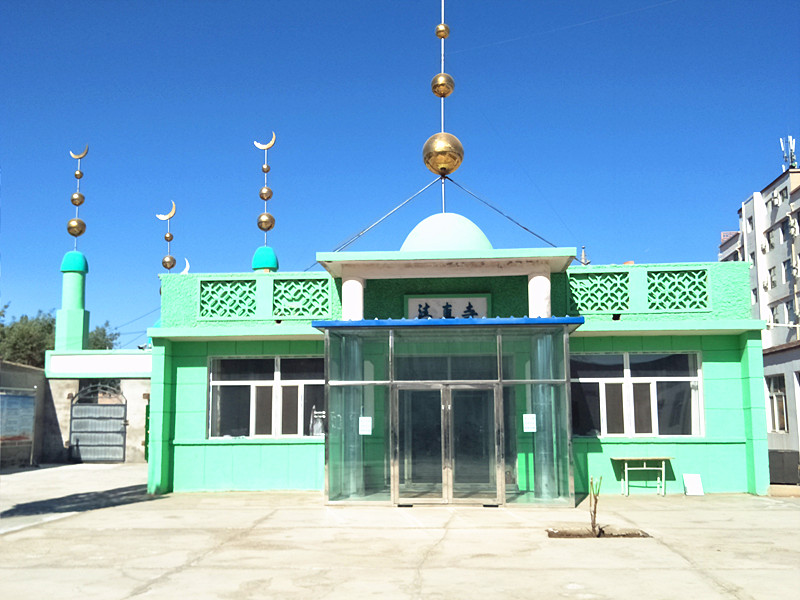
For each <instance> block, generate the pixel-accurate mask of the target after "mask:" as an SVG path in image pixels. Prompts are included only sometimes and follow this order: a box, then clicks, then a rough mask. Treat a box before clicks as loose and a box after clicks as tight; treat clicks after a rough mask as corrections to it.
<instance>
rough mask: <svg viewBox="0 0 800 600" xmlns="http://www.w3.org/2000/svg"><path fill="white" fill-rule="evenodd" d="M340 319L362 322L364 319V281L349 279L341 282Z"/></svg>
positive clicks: (356, 278) (355, 278) (354, 278)
mask: <svg viewBox="0 0 800 600" xmlns="http://www.w3.org/2000/svg"><path fill="white" fill-rule="evenodd" d="M342 319H343V320H344V321H362V320H363V319H364V280H363V279H360V278H358V277H350V278H348V279H344V280H343V281H342Z"/></svg>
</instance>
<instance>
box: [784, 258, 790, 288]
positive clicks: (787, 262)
mask: <svg viewBox="0 0 800 600" xmlns="http://www.w3.org/2000/svg"><path fill="white" fill-rule="evenodd" d="M791 280H792V260H791V259H787V260H785V261H783V283H788V282H789V281H791Z"/></svg>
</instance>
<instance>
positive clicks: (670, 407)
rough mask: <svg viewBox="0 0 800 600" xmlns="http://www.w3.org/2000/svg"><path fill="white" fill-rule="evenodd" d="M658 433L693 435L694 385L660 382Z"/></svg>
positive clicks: (658, 388)
mask: <svg viewBox="0 0 800 600" xmlns="http://www.w3.org/2000/svg"><path fill="white" fill-rule="evenodd" d="M656 397H657V398H658V433H659V434H660V435H692V384H691V383H690V382H688V381H659V382H658V383H656Z"/></svg>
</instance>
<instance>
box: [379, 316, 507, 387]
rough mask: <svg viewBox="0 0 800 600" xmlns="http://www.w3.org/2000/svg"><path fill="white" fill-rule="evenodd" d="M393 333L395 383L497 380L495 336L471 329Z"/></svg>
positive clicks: (492, 333)
mask: <svg viewBox="0 0 800 600" xmlns="http://www.w3.org/2000/svg"><path fill="white" fill-rule="evenodd" d="M408 329H409V330H410V331H405V330H398V331H396V332H395V338H394V352H395V359H394V364H395V375H394V376H395V379H398V380H406V381H413V380H424V379H430V380H434V381H437V380H455V381H464V380H468V379H474V380H486V379H497V334H496V332H495V331H494V330H493V329H492V330H486V329H477V328H474V327H463V328H452V329H450V328H447V331H442V330H435V331H431V330H427V331H420V330H419V329H417V328H414V327H410V328H408Z"/></svg>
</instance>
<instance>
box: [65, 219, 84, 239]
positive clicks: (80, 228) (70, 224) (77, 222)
mask: <svg viewBox="0 0 800 600" xmlns="http://www.w3.org/2000/svg"><path fill="white" fill-rule="evenodd" d="M67 231H68V232H69V234H70V235H71V236H72V237H80V236H82V235H83V234H84V232H85V231H86V223H84V222H83V221H82V220H81V219H70V220H69V221H67Z"/></svg>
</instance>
